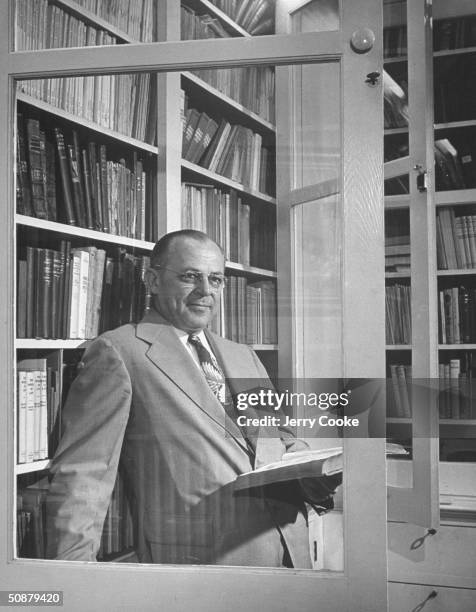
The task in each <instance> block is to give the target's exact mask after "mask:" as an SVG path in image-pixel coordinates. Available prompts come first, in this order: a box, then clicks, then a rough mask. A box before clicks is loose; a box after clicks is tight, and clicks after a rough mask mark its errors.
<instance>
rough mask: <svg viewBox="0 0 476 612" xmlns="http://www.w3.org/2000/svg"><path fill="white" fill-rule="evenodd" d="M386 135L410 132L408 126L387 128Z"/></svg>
mask: <svg viewBox="0 0 476 612" xmlns="http://www.w3.org/2000/svg"><path fill="white" fill-rule="evenodd" d="M384 134H385V136H396V135H397V134H408V127H399V128H386V129H385V131H384Z"/></svg>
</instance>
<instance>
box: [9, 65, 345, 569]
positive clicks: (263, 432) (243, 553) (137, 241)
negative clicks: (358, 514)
mask: <svg viewBox="0 0 476 612" xmlns="http://www.w3.org/2000/svg"><path fill="white" fill-rule="evenodd" d="M334 68H335V69H336V70H337V73H338V67H337V65H336V66H335V67H334ZM281 69H283V70H287V71H289V73H290V74H296V75H299V78H300V79H301V80H302V83H303V86H302V89H301V92H300V94H302V95H303V96H304V97H303V100H304V99H306V97H307V96H311V95H312V96H313V97H314V100H315V102H316V104H318V105H320V106H321V108H322V109H323V110H322V114H319V115H316V114H315V113H313V112H312V105H311V104H309V103H308V102H303V103H302V104H301V110H300V113H299V123H297V122H296V124H295V130H296V137H295V139H294V141H295V142H299V151H298V152H297V153H296V157H293V155H294V153H293V151H294V148H293V146H292V144H291V143H292V142H293V139H292V138H291V135H290V134H289V135H288V136H287V140H286V144H284V142H283V143H282V144H280V145H279V146H282V147H283V149H284V150H283V151H282V152H281V154H280V158H281V159H287V164H288V169H295V170H296V175H295V177H294V178H293V185H294V186H295V187H299V189H301V188H306V189H307V188H311V189H314V188H315V187H316V186H317V187H316V188H317V194H318V196H317V198H315V197H313V198H310V199H309V202H308V203H305V204H303V205H302V206H301V208H302V214H303V223H304V224H305V225H307V226H308V227H310V226H311V224H313V223H319V224H320V225H321V232H322V235H320V236H319V237H320V238H321V240H319V241H316V240H314V243H313V244H315V246H313V248H312V250H311V251H310V252H309V254H306V258H305V261H304V262H303V265H302V273H301V277H302V278H303V279H304V280H303V285H302V286H303V296H304V308H303V310H302V311H301V313H300V315H299V318H300V319H302V320H303V321H304V324H305V326H307V327H306V328H307V329H309V328H310V326H312V325H314V324H315V322H316V320H317V321H318V324H319V325H320V326H321V327H324V326H325V325H326V324H327V323H326V321H325V317H326V316H327V314H326V313H327V312H328V311H329V304H330V307H331V313H330V316H331V317H332V318H333V325H334V326H335V328H336V329H337V328H338V326H339V324H340V322H339V317H340V314H339V311H338V310H337V315H336V310H335V309H336V304H337V309H338V308H339V305H340V281H341V277H340V276H339V275H337V274H336V272H337V270H338V267H339V256H338V252H339V249H340V242H341V240H342V239H341V236H340V233H341V229H340V216H339V215H340V212H339V207H340V202H339V197H338V196H337V195H336V193H335V190H336V185H337V183H338V181H339V176H340V169H339V165H340V161H339V159H340V158H339V151H338V148H337V143H338V140H339V139H338V136H337V134H338V133H339V131H340V123H339V118H338V117H335V111H334V109H332V104H331V103H330V102H329V101H327V103H326V105H324V103H322V104H321V103H320V100H321V99H322V101H324V99H326V100H328V97H329V84H330V83H332V87H334V88H338V86H339V79H338V76H336V74H335V71H331V73H332V74H331V73H329V71H328V67H327V65H323V70H322V74H321V73H320V72H319V71H318V70H313V67H312V66H306V67H304V68H303V69H302V70H301V68H299V67H297V66H290V67H281ZM327 74H329V76H328V77H326V75H327ZM274 78H275V68H274V67H272V66H262V67H240V68H234V69H233V70H229V71H226V70H218V71H215V72H214V71H211V70H208V71H206V72H205V71H200V72H198V73H193V74H192V73H190V72H184V73H181V74H178V73H176V74H172V73H171V74H158V75H155V74H152V75H149V74H138V75H115V76H111V75H103V76H100V77H96V76H94V77H92V76H85V77H74V78H62V79H43V80H37V81H24V82H19V83H18V88H17V91H18V94H17V126H16V127H17V130H16V132H17V136H18V137H17V143H16V144H17V146H16V153H17V166H16V171H17V174H16V179H17V180H16V184H17V201H16V207H17V208H16V210H17V213H18V214H17V216H16V230H17V231H16V245H17V255H18V266H17V276H16V278H17V340H16V342H17V344H16V357H17V373H16V384H17V389H18V398H19V401H18V405H17V407H16V409H17V416H18V419H17V423H18V428H17V431H18V434H19V435H18V443H17V465H16V468H15V469H16V475H17V489H16V492H17V500H18V505H17V525H18V540H17V543H18V556H20V557H29V558H43V557H46V558H59V559H64V560H73V559H75V560H90V561H94V560H101V561H111V562H112V561H115V562H119V561H128V562H143V563H161V564H164V563H174V564H176V563H177V564H202V565H203V564H209V565H241V566H257V567H283V568H286V567H294V568H297V569H316V570H342V566H343V536H342V500H341V494H340V483H341V481H342V466H341V465H340V466H339V465H338V466H337V469H336V472H335V473H331V474H324V475H323V476H322V477H320V478H310V479H309V481H306V479H305V477H306V476H309V472H308V471H306V467H301V466H300V465H297V466H295V467H294V468H293V469H294V470H296V471H295V473H294V477H293V479H291V480H290V479H289V478H288V477H286V480H278V481H274V480H272V481H271V482H270V484H266V483H264V484H265V485H266V486H264V485H263V482H262V481H259V482H258V484H256V482H255V481H254V480H249V478H258V480H259V478H264V477H266V476H269V474H273V473H272V472H264V476H263V473H261V475H260V473H259V472H258V473H257V474H258V477H256V476H253V477H248V476H243V474H244V473H246V472H249V471H251V470H252V469H253V467H260V466H262V465H266V464H268V463H271V462H275V461H280V460H281V459H282V457H283V453H284V452H285V451H286V452H287V453H289V455H291V456H290V457H287V458H286V460H287V461H289V460H290V459H293V458H295V457H297V456H298V455H295V454H294V456H293V454H292V453H294V451H299V450H301V451H308V450H309V449H311V448H312V447H316V446H317V447H318V448H321V447H322V444H317V443H316V440H307V439H306V440H305V439H299V438H297V437H296V435H295V429H296V428H295V427H294V425H293V424H292V423H291V424H289V425H288V424H287V420H286V417H287V416H290V413H289V414H288V413H287V412H286V411H285V410H284V411H281V410H280V409H279V408H280V405H281V404H280V400H279V398H281V397H283V396H282V395H279V394H280V393H285V392H286V390H287V388H286V387H285V386H284V385H285V381H279V379H278V372H277V361H278V350H281V349H283V350H290V347H279V342H278V341H279V333H280V330H279V325H280V324H281V322H280V319H279V317H278V314H277V313H278V306H279V304H278V303H277V297H276V295H277V285H278V283H279V282H280V280H281V278H282V276H281V274H280V268H279V265H278V264H277V261H276V259H277V258H276V224H277V206H278V205H280V204H281V202H279V203H278V201H277V200H278V198H277V194H276V149H277V146H278V145H277V142H276V141H277V132H278V128H277V126H276V125H275V123H274V117H275V99H276V98H280V104H285V105H287V104H289V97H288V94H287V93H286V92H285V91H284V90H277V89H276V91H275V82H274ZM250 89H251V90H252V92H251V91H250ZM58 92H60V93H58ZM171 99H173V100H174V101H175V103H172V104H171V103H170V100H171ZM296 100H297V98H296ZM331 100H332V101H333V102H334V103H335V104H337V106H339V95H338V93H337V92H335V91H334V93H333V94H332V97H331ZM166 101H167V104H168V106H166ZM166 108H168V111H167V114H165V109H166ZM326 109H327V111H328V112H327V115H326V116H324V111H325V110H326ZM287 112H288V113H289V115H290V110H289V109H288V111H287ZM316 119H318V121H316ZM323 126H324V127H323ZM329 132H330V133H331V135H329ZM310 135H312V139H315V138H320V139H321V140H322V143H321V144H322V152H321V151H319V149H318V147H316V146H315V144H314V143H313V142H311V138H310ZM331 188H332V189H333V190H334V191H332V189H331ZM324 189H325V190H328V191H327V192H326V193H328V195H327V197H324V191H323V190H324ZM329 189H331V190H330V191H329ZM288 191H289V190H288ZM295 191H298V190H295ZM288 201H289V200H288V199H284V198H283V200H282V202H283V204H287V203H288ZM327 218H329V219H328V221H327V225H326V224H325V220H326V219H327ZM179 229H187V230H189V231H195V232H203V233H204V234H206V236H204V235H203V234H201V233H200V234H187V235H186V236H183V235H182V236H181V237H179V238H177V237H176V238H175V239H174V240H175V242H174V241H172V242H170V243H168V246H167V243H166V246H165V247H163V246H162V247H160V246H159V247H157V248H156V249H155V250H153V249H154V243H155V242H156V241H157V239H159V238H160V237H161V236H163V235H164V234H166V233H167V232H169V231H173V230H179ZM303 239H305V240H308V239H309V237H308V236H306V237H304V238H303ZM160 244H162V245H163V244H164V243H163V242H162V243H160ZM295 247H296V248H297V244H296V245H295ZM164 249H165V250H164ZM316 258H319V259H320V260H322V262H323V265H322V266H321V265H316ZM327 261H329V264H327V263H326V262H327ZM314 270H319V274H317V275H316V274H315V273H314ZM316 293H317V294H318V295H320V296H321V298H322V301H321V302H319V301H317V302H316V304H317V305H318V310H317V312H315V311H314V306H313V301H312V300H313V295H315V294H316ZM320 304H322V305H323V306H322V308H321V306H320ZM278 323H279V325H278ZM200 331H203V335H199V336H198V340H197V339H196V338H189V334H190V333H191V332H195V333H196V334H199V332H200ZM97 336H99V338H97ZM158 336H161V338H162V340H160V342H158ZM225 339H226V340H225ZM309 340H311V339H309ZM230 341H231V342H230ZM197 342H201V344H197ZM328 342H329V352H330V351H331V350H333V351H334V354H333V359H334V357H335V360H336V362H337V360H338V358H339V353H340V349H339V346H338V344H336V345H335V346H334V345H332V343H334V342H335V338H330V337H329V338H328ZM240 345H241V346H240ZM243 345H248V346H249V347H250V348H248V347H243ZM331 345H332V346H331ZM250 349H253V350H254V351H255V353H253V352H252V350H250ZM311 350H314V348H313V346H312V344H311V341H309V342H308V344H306V346H305V347H303V354H304V355H305V354H307V353H310V351H311ZM260 361H261V362H262V363H263V364H264V366H266V369H265V367H263V365H261V363H260ZM318 365H323V362H322V360H321V361H320V362H319V364H318ZM329 371H330V370H329ZM184 372H185V374H184ZM315 372H316V373H317V370H315ZM306 375H308V373H307V372H306ZM309 375H314V374H311V372H310V371H309ZM316 375H317V374H316ZM319 375H320V376H323V375H326V371H321V372H320V373H319ZM334 375H335V372H334V373H333V376H334ZM271 379H273V380H275V381H277V382H276V390H273V387H272V384H271ZM268 391H269V392H270V393H271V394H272V393H275V395H271V396H269V395H268ZM253 394H258V398H259V402H258V405H256V403H253V398H254V395H253ZM269 397H271V398H272V401H274V403H270V401H269ZM273 398H274V399H273ZM239 402H240V403H239ZM243 402H244V403H245V407H243ZM276 403H278V404H279V405H278V406H276ZM253 414H257V417H259V418H265V420H266V422H265V423H260V424H259V426H256V424H255V423H253V422H247V420H246V418H248V417H249V418H250V420H251V421H253ZM291 416H292V415H291ZM240 417H244V419H243V418H240ZM259 418H258V420H259ZM272 418H274V419H277V421H273V420H268V419H272ZM329 435H331V434H329ZM338 443H339V440H337V443H335V444H333V446H339V444H338ZM326 446H331V444H330V443H326ZM336 453H340V450H339V449H337V451H336ZM339 457H340V458H339ZM341 460H342V459H341V454H336V455H335V458H334V461H337V462H338V463H339V462H340V461H341ZM323 462H324V459H322V461H321V463H323ZM326 465H327V464H326ZM315 467H316V465H315V464H314V466H313V468H314V469H315ZM301 479H304V480H303V482H302V483H301ZM240 482H241V485H240ZM258 485H259V486H258ZM309 525H310V527H309ZM323 533H324V536H323V535H322V534H323ZM331 550H332V553H331V552H330V551H331Z"/></svg>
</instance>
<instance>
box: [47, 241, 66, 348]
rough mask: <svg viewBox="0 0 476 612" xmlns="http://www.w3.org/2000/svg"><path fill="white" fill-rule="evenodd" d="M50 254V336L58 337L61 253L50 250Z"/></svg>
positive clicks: (61, 269) (61, 270)
mask: <svg viewBox="0 0 476 612" xmlns="http://www.w3.org/2000/svg"><path fill="white" fill-rule="evenodd" d="M51 254H52V258H53V261H52V266H51V270H52V277H51V306H50V323H49V329H50V337H51V338H59V334H58V328H57V325H58V321H59V320H60V316H61V299H60V297H61V276H62V273H63V262H62V254H61V253H60V252H59V251H51Z"/></svg>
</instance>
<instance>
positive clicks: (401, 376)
mask: <svg viewBox="0 0 476 612" xmlns="http://www.w3.org/2000/svg"><path fill="white" fill-rule="evenodd" d="M389 368H390V377H391V381H392V385H391V390H390V388H387V389H388V390H387V416H388V417H391V418H392V417H396V418H410V417H411V416H412V411H411V403H410V398H411V379H412V366H410V365H403V364H390V366H389Z"/></svg>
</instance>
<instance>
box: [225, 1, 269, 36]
mask: <svg viewBox="0 0 476 612" xmlns="http://www.w3.org/2000/svg"><path fill="white" fill-rule="evenodd" d="M213 4H215V5H216V6H217V7H218V8H219V9H221V10H222V11H223V12H224V13H226V14H227V15H228V16H229V17H231V18H232V19H233V21H235V22H236V23H237V24H238V25H240V26H241V27H242V28H244V29H245V30H247V31H248V32H249V33H250V34H252V35H254V36H256V35H258V34H273V33H274V4H275V3H274V2H273V0H214V1H213Z"/></svg>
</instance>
